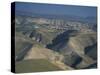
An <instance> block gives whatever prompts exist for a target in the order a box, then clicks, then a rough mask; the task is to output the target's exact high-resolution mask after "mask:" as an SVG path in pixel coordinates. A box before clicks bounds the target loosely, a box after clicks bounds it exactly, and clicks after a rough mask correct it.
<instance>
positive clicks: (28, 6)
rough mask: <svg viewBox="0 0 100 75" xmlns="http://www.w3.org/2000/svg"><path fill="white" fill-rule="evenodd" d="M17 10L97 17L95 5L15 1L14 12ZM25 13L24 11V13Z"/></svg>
mask: <svg viewBox="0 0 100 75" xmlns="http://www.w3.org/2000/svg"><path fill="white" fill-rule="evenodd" d="M19 11H21V12H26V13H27V14H29V13H33V14H34V13H36V14H46V15H68V16H70V15H71V16H78V17H95V18H96V17H97V7H92V6H78V5H60V4H45V3H26V2H15V12H19ZM91 12H92V13H91ZM26 13H24V15H25V14H26ZM27 14H26V15H27Z"/></svg>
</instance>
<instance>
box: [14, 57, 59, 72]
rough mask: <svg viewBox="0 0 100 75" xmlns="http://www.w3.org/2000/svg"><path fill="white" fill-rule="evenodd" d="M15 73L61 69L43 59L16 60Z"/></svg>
mask: <svg viewBox="0 0 100 75" xmlns="http://www.w3.org/2000/svg"><path fill="white" fill-rule="evenodd" d="M15 69H16V73H24V72H25V73H27V72H43V71H56V70H61V69H60V68H58V67H57V66H55V65H53V64H52V63H50V62H49V61H48V60H45V59H33V60H23V61H20V62H16V68H15Z"/></svg>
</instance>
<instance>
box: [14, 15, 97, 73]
mask: <svg viewBox="0 0 100 75" xmlns="http://www.w3.org/2000/svg"><path fill="white" fill-rule="evenodd" d="M96 27H97V26H96V24H90V23H87V22H86V23H85V22H81V21H72V20H67V19H64V18H63V19H61V18H60V19H59V18H44V17H42V18H41V17H28V16H16V18H15V29H16V30H15V31H16V37H15V44H16V48H15V54H16V56H15V60H16V67H17V66H18V67H17V68H16V71H17V72H23V71H22V70H21V71H20V70H18V69H19V68H20V67H22V66H25V65H26V66H27V65H28V63H29V64H30V63H31V62H33V63H34V61H36V60H38V64H36V65H39V64H43V63H42V62H44V63H47V62H48V63H47V64H48V65H45V64H43V65H44V66H45V67H47V68H48V71H50V70H72V69H88V68H96V67H97V30H96V29H97V28H96ZM41 60H42V62H41ZM24 61H25V63H24ZM39 62H40V63H39ZM19 65H20V66H19ZM31 65H32V66H34V65H35V63H34V64H32V63H31ZM49 65H52V68H51V66H49ZM29 66H30V65H29ZM39 67H40V66H38V68H39ZM41 68H43V67H41ZM24 70H26V71H27V69H25V68H24ZM32 71H35V70H32ZM37 71H42V70H41V69H40V70H38V69H37ZM44 71H45V70H44Z"/></svg>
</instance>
